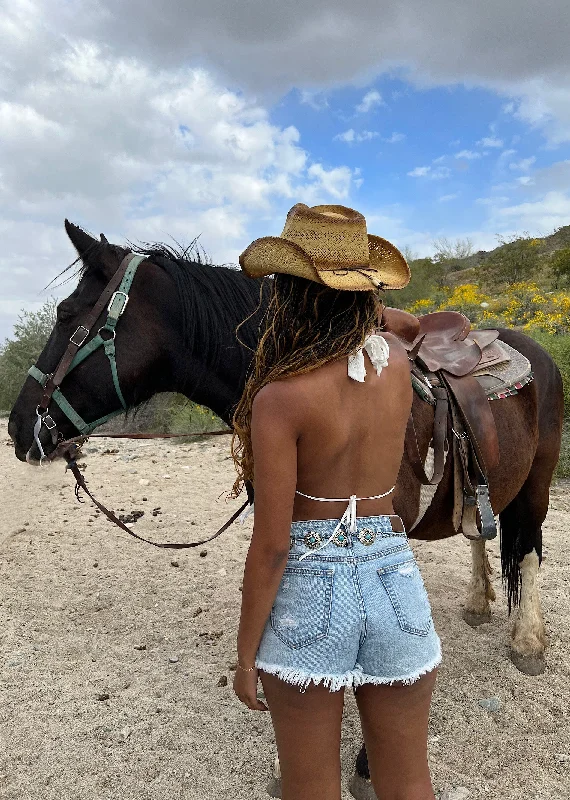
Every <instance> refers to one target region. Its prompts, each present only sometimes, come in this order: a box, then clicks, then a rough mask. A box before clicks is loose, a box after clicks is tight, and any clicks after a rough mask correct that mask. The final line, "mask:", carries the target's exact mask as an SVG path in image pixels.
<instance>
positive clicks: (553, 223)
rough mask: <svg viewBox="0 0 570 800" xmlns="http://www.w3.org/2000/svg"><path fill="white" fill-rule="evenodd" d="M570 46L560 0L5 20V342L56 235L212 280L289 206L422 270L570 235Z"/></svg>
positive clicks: (251, 1) (185, 6)
mask: <svg viewBox="0 0 570 800" xmlns="http://www.w3.org/2000/svg"><path fill="white" fill-rule="evenodd" d="M569 42H570V12H569V11H568V9H567V0H542V1H541V2H540V3H538V2H536V1H535V0H533V1H532V2H531V0H516V2H515V0H478V1H477V2H476V3H461V2H457V0H432V2H431V3H426V2H425V0H396V1H393V0H352V2H351V3H346V2H340V0H312V2H311V3H305V2H303V3H301V2H299V1H298V0H279V1H278V2H276V0H239V2H236V0H208V2H207V3H204V2H203V0H201V1H200V2H196V0H164V2H162V3H156V2H151V0H136V2H135V0H100V2H96V0H57V2H55V0H1V2H0V341H2V340H3V338H4V337H5V336H8V335H10V332H11V330H12V325H13V322H14V320H15V318H16V315H17V313H18V311H19V310H20V309H21V308H23V307H25V308H30V309H34V308H37V307H38V306H39V305H41V303H42V302H43V301H44V300H45V298H46V296H47V295H46V294H45V293H42V287H44V286H45V285H46V284H47V283H48V281H49V280H50V279H51V278H53V277H54V275H56V274H57V273H58V272H59V271H60V270H61V269H62V268H63V267H64V266H65V265H66V264H67V263H69V262H70V261H71V259H72V257H73V251H72V248H71V245H70V244H69V242H68V241H67V239H66V236H65V233H64V230H63V219H64V218H65V217H66V216H67V217H69V218H70V219H71V220H72V221H74V222H76V223H78V224H80V225H82V226H83V227H85V228H86V229H88V230H90V231H91V232H93V233H95V234H99V233H100V232H101V231H103V232H105V234H106V235H107V237H108V238H109V239H110V240H111V241H115V242H117V243H120V242H122V241H124V240H125V239H127V238H128V239H131V240H137V239H140V240H145V241H149V240H167V239H168V238H169V237H174V238H175V239H177V240H178V241H182V242H188V241H190V240H191V239H193V238H194V237H195V236H196V235H198V234H200V235H201V242H202V245H203V247H204V248H205V250H206V251H207V252H208V253H209V254H210V256H211V257H212V258H213V260H214V261H215V262H216V263H225V262H235V261H236V260H237V256H238V254H239V252H240V251H241V250H242V249H243V248H244V247H245V246H246V245H247V244H248V243H249V242H250V241H251V239H253V238H255V237H256V236H259V235H264V234H278V233H279V232H280V230H281V227H282V223H283V219H284V215H285V212H286V210H287V209H288V208H289V207H290V206H291V205H292V204H293V203H294V202H297V201H299V200H300V201H304V202H307V203H309V204H314V203H319V202H328V203H342V204H344V205H350V206H354V207H356V208H358V209H359V210H361V211H362V212H364V213H365V214H366V217H367V220H368V226H369V230H370V231H371V232H373V233H377V234H379V235H381V236H384V237H386V238H389V239H392V240H393V241H394V242H395V243H396V244H398V245H399V246H400V247H404V246H407V247H409V248H411V249H412V250H413V251H415V252H416V253H418V254H422V255H423V254H429V253H430V252H432V250H433V248H432V243H433V240H434V239H435V238H436V237H438V236H442V235H445V236H448V237H450V238H456V237H465V236H469V237H471V239H472V240H473V242H474V244H475V245H476V247H478V248H491V247H493V246H494V244H495V241H496V239H495V236H496V234H498V233H502V234H507V233H514V232H522V231H529V232H530V233H532V234H536V235H540V234H547V233H549V232H551V231H552V230H553V229H554V228H555V227H557V226H559V225H565V224H569V223H570V46H569ZM60 293H61V292H60Z"/></svg>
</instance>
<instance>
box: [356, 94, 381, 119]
mask: <svg viewBox="0 0 570 800" xmlns="http://www.w3.org/2000/svg"><path fill="white" fill-rule="evenodd" d="M383 103H384V101H383V100H382V95H381V94H380V92H378V91H376V89H371V90H370V91H369V92H366V94H365V95H364V97H363V98H362V101H361V102H360V103H359V104H358V105H357V106H356V110H357V112H358V113H359V114H366V113H368V111H370V110H371V109H373V108H375V107H376V106H381V105H383Z"/></svg>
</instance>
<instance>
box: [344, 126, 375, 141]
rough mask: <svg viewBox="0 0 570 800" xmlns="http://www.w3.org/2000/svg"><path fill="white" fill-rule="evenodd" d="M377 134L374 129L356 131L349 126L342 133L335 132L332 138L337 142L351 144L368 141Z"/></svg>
mask: <svg viewBox="0 0 570 800" xmlns="http://www.w3.org/2000/svg"><path fill="white" fill-rule="evenodd" d="M377 136H379V134H378V133H377V132H376V131H360V132H358V133H357V132H356V131H354V130H353V129H352V128H349V129H348V130H347V131H344V132H343V133H337V135H336V136H335V137H334V138H335V139H336V140H338V141H339V142H347V143H348V144H352V143H353V142H369V141H370V140H371V139H375V138H376V137H377Z"/></svg>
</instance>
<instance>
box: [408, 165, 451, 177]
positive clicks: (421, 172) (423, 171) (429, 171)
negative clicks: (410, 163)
mask: <svg viewBox="0 0 570 800" xmlns="http://www.w3.org/2000/svg"><path fill="white" fill-rule="evenodd" d="M407 174H408V175H409V176H410V177H411V178H429V179H431V180H441V179H442V178H448V177H449V176H450V175H451V170H450V169H449V168H448V167H436V168H435V169H433V168H432V167H415V169H413V170H411V171H410V172H408V173H407Z"/></svg>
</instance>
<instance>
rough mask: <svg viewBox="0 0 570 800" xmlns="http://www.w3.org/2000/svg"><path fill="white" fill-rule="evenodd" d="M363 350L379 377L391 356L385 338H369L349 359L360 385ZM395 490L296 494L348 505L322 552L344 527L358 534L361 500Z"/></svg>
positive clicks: (351, 375) (350, 371)
mask: <svg viewBox="0 0 570 800" xmlns="http://www.w3.org/2000/svg"><path fill="white" fill-rule="evenodd" d="M363 350H366V352H367V353H368V357H369V358H370V361H371V362H372V366H373V367H374V369H375V370H376V374H377V375H380V373H381V372H382V370H383V369H384V367H387V366H388V356H389V355H390V347H389V346H388V342H387V341H386V339H384V337H383V336H380V335H379V334H377V333H374V334H371V335H370V336H367V337H366V339H365V341H364V345H363V346H362V347H361V348H360V349H359V350H357V351H356V353H353V354H352V355H350V356H349V357H348V376H349V378H352V379H353V380H355V381H359V383H364V379H365V377H366V364H365V362H364V353H363ZM395 488H396V487H395V486H392V488H391V489H388V491H387V492H382V494H374V495H371V496H370V497H357V496H356V495H355V494H351V495H350V497H314V496H313V495H312V494H305V493H304V492H300V491H299V490H298V489H296V490H295V494H299V495H301V497H306V498H308V499H309V500H317V501H318V502H319V503H345V502H347V503H348V506H347V507H346V511H345V512H344V514H343V515H342V517H341V519H340V520H339V523H338V525H337V526H336V528H335V529H334V531H333V532H332V534H331V536H330V537H329V538H328V539H327V540H326V542H323V544H321V546H320V547H318V548H317V550H320V549H321V547H325V546H326V545H327V544H329V542H332V540H333V539H334V537H335V534H336V532H337V531H338V530H339V528H340V527H341V526H342V525H345V524H346V525H347V526H348V530H349V531H350V533H356V503H357V502H358V501H359V500H379V499H380V498H381V497H387V496H388V495H389V494H391V493H392V492H393V491H394V489H395ZM312 552H314V551H312ZM308 555H310V552H308V553H304V554H303V555H302V556H301V558H300V559H299V560H300V561H301V560H302V559H303V558H306V557H307V556H308Z"/></svg>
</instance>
